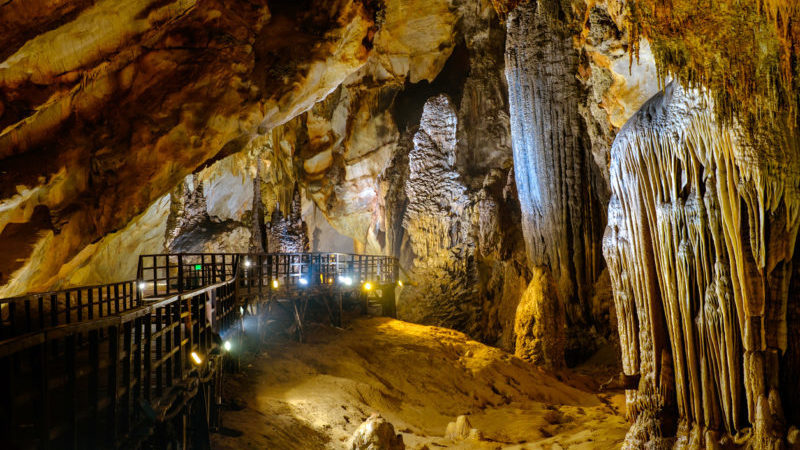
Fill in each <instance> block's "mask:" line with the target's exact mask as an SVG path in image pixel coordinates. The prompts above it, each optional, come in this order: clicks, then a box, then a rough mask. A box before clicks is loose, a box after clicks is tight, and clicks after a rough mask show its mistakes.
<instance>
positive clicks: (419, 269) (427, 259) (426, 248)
mask: <svg viewBox="0 0 800 450" xmlns="http://www.w3.org/2000/svg"><path fill="white" fill-rule="evenodd" d="M456 122H457V118H456V113H455V110H454V109H453V106H452V104H451V102H450V99H449V98H448V97H446V96H444V95H440V96H437V97H433V98H431V99H430V100H428V101H427V102H425V106H424V108H423V112H422V119H421V120H420V128H419V131H418V132H417V133H416V134H415V135H414V139H413V147H412V149H411V151H410V152H409V154H408V180H407V182H406V185H405V194H406V198H407V199H408V200H407V201H408V203H407V206H406V213H405V216H404V218H403V228H404V229H405V233H406V235H407V236H408V239H409V244H410V248H411V251H412V252H413V254H414V261H413V267H414V269H413V272H412V274H413V278H412V279H413V281H414V284H413V285H411V286H409V287H408V290H413V291H416V292H413V293H410V296H411V297H412V298H413V300H409V299H407V297H408V296H409V293H407V291H405V290H404V295H402V294H401V299H404V297H405V299H404V301H403V302H401V303H400V305H398V306H399V308H400V314H401V316H406V315H407V316H410V317H414V318H415V319H416V320H418V321H421V322H423V323H446V324H448V325H451V326H453V327H455V328H461V329H463V328H464V327H466V326H468V325H469V321H470V319H471V318H472V317H474V316H475V315H477V311H471V310H470V307H474V305H475V303H474V302H472V301H471V300H472V299H473V298H474V296H475V291H474V289H475V284H476V283H475V279H474V278H475V277H476V276H477V273H476V272H477V271H476V267H475V241H474V238H473V236H470V231H471V224H470V218H471V215H472V205H471V202H470V198H469V196H468V195H467V192H466V187H464V185H463V183H462V182H461V180H460V177H459V174H458V173H457V172H456V171H455V170H454V168H453V166H454V164H455V160H456V154H455V150H456Z"/></svg>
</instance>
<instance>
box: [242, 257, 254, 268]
mask: <svg viewBox="0 0 800 450" xmlns="http://www.w3.org/2000/svg"><path fill="white" fill-rule="evenodd" d="M252 264H253V263H251V262H250V260H249V259H245V260H244V266H245V267H250V266H251V265H252Z"/></svg>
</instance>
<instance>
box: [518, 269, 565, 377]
mask: <svg viewBox="0 0 800 450" xmlns="http://www.w3.org/2000/svg"><path fill="white" fill-rule="evenodd" d="M558 295H559V293H558V289H557V288H556V284H555V280H553V276H552V275H551V274H550V271H549V269H547V268H545V267H535V268H534V269H533V277H532V278H531V283H530V284H529V285H528V289H526V290H525V293H524V294H523V295H522V298H521V299H520V301H519V305H518V306H517V314H516V319H515V321H514V334H515V335H516V338H517V339H516V346H515V347H514V354H515V355H516V356H519V357H520V358H522V359H527V360H528V361H531V362H533V363H535V364H537V365H541V366H544V367H548V368H550V369H560V368H563V367H564V346H565V343H566V337H565V335H566V318H565V315H564V309H563V305H562V303H561V301H560V300H559V298H558Z"/></svg>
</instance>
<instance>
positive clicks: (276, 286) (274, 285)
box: [272, 280, 280, 289]
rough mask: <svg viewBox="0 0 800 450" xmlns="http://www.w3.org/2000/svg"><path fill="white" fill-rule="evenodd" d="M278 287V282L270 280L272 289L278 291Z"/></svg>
mask: <svg viewBox="0 0 800 450" xmlns="http://www.w3.org/2000/svg"><path fill="white" fill-rule="evenodd" d="M278 286H280V284H279V283H278V280H272V289H278Z"/></svg>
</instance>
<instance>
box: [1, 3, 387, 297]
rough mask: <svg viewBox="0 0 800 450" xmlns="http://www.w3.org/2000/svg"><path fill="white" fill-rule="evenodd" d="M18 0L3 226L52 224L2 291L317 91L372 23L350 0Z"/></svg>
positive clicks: (24, 285)
mask: <svg viewBox="0 0 800 450" xmlns="http://www.w3.org/2000/svg"><path fill="white" fill-rule="evenodd" d="M21 3H22V2H17V1H12V2H4V3H3V4H2V5H0V16H2V17H4V19H3V23H6V18H8V20H9V23H13V26H10V27H7V28H3V29H2V30H0V44H2V45H0V47H2V48H3V56H2V58H3V62H2V64H1V65H0V105H2V106H0V128H2V131H1V132H0V172H2V178H0V233H2V230H4V229H5V228H6V227H7V226H8V225H9V224H10V223H15V224H23V223H27V222H29V220H30V218H31V217H32V216H33V212H34V211H35V210H36V208H37V207H44V208H46V209H47V211H48V213H49V215H50V217H51V220H50V222H49V224H48V225H47V226H46V227H40V231H39V233H38V234H37V235H36V236H35V242H34V243H32V244H31V245H30V249H29V250H28V251H27V252H26V253H27V255H28V256H27V257H21V258H18V259H20V260H21V265H18V266H16V267H14V268H13V269H12V270H13V272H12V273H11V274H9V275H4V280H5V282H4V285H5V286H4V287H3V288H2V289H1V290H0V295H4V296H5V295H12V294H15V293H20V292H23V291H34V290H42V289H48V288H52V287H56V286H59V285H63V284H64V279H63V278H61V277H59V276H57V274H58V273H59V272H60V271H61V268H62V266H64V265H65V264H67V263H68V262H69V261H70V260H72V259H73V258H74V257H75V256H76V255H78V254H79V253H81V252H83V251H85V250H84V249H85V248H87V246H89V245H91V244H93V243H95V242H97V241H98V240H99V239H102V238H103V236H106V235H108V234H110V233H113V232H118V231H120V230H122V229H124V228H125V227H126V225H127V224H128V223H129V222H130V221H131V220H132V219H134V218H135V217H137V216H139V215H141V214H142V212H144V211H145V210H146V209H147V208H148V207H149V206H150V205H151V204H152V203H153V202H154V201H156V200H157V199H159V198H161V197H162V196H163V195H165V194H166V193H168V192H170V191H171V190H172V189H173V188H174V187H175V186H176V185H177V184H178V183H179V182H181V181H182V180H183V178H184V177H185V176H187V175H189V174H191V173H192V172H194V171H196V170H198V169H199V168H201V167H202V166H203V165H204V164H206V163H207V162H209V161H212V162H213V160H214V158H221V157H223V156H226V155H229V154H232V153H234V152H236V151H239V150H241V149H242V148H244V147H245V146H246V145H247V144H248V142H250V141H251V140H253V139H254V138H256V137H257V136H259V135H262V134H263V133H265V132H266V131H268V130H270V129H272V128H273V127H276V126H278V125H280V124H282V123H285V122H286V121H288V120H290V119H292V118H293V117H295V116H296V115H298V114H299V113H300V112H302V111H304V110H306V109H308V108H309V107H310V106H311V105H313V104H314V103H315V102H316V101H318V100H320V99H321V98H324V97H325V96H326V95H327V94H328V93H329V92H330V91H331V90H332V89H334V88H335V87H336V86H337V85H339V84H340V83H341V82H342V80H344V79H345V78H346V77H347V76H348V75H349V74H351V73H352V72H354V71H356V70H357V69H358V68H360V67H362V66H363V65H364V64H365V63H366V61H367V58H368V56H369V53H370V49H371V47H372V39H373V37H374V32H375V29H376V23H375V20H376V19H375V14H376V11H375V10H374V9H373V8H372V6H370V5H369V4H367V3H365V2H360V1H346V2H336V3H335V4H329V3H328V2H310V4H304V5H301V4H295V5H291V4H284V3H276V4H274V5H268V4H267V2H266V1H257V2H249V1H234V2H228V1H226V2H220V1H213V0H209V1H205V0H204V1H175V2H163V1H158V0H149V1H148V0H140V1H130V2H125V4H124V5H122V6H120V5H119V4H118V2H115V1H111V0H106V1H99V2H80V1H63V2H59V3H58V5H56V6H57V7H51V6H53V5H51V4H50V3H46V2H34V3H30V4H26V6H25V7H22V6H20V5H21ZM270 6H272V8H270ZM309 6H311V7H309ZM34 161H35V163H34ZM45 255H46V257H44V256H45Z"/></svg>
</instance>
